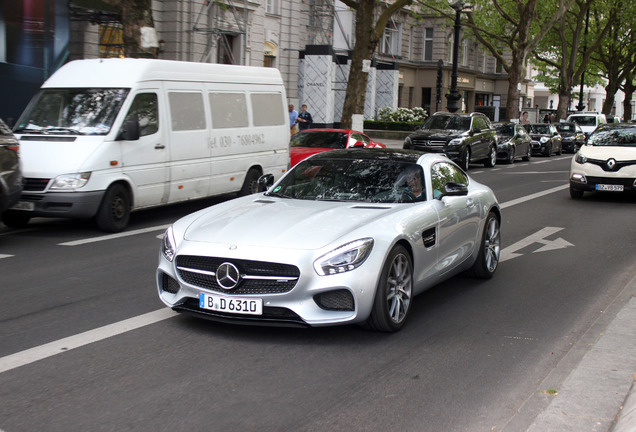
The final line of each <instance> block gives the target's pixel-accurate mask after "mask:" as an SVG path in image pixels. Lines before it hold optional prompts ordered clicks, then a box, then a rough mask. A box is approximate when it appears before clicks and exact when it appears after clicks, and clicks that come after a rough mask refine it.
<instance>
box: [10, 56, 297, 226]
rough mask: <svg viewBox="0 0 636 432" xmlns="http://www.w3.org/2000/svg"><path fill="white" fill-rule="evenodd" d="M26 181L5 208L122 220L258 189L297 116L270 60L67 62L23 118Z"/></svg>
mask: <svg viewBox="0 0 636 432" xmlns="http://www.w3.org/2000/svg"><path fill="white" fill-rule="evenodd" d="M14 133H15V135H16V136H17V137H18V138H19V140H20V156H21V158H22V162H23V171H24V177H25V178H26V184H25V187H24V190H23V192H22V196H21V198H20V201H19V202H18V204H16V205H15V206H14V207H13V208H12V210H10V211H8V212H7V213H5V215H4V216H3V221H4V222H5V223H6V224H7V225H9V226H21V225H25V224H26V223H27V222H28V221H29V219H30V218H31V217H35V216H45V217H68V218H92V217H95V219H96V221H97V224H98V226H99V228H100V229H102V230H104V231H111V232H117V231H121V230H123V229H124V228H125V227H126V225H127V224H128V220H129V217H130V212H131V211H134V210H137V209H142V208H148V207H153V206H158V205H163V204H170V203H176V202H179V201H185V200H191V199H196V198H203V197H208V196H212V195H220V194H226V193H232V192H237V193H239V194H242V195H244V194H249V193H253V192H256V191H257V188H258V185H257V181H258V178H259V177H260V176H261V175H263V174H273V175H274V177H275V178H276V179H278V178H279V177H280V176H281V175H282V174H283V173H284V172H285V171H286V170H287V167H288V164H289V116H288V114H287V101H286V94H285V88H284V86H283V81H282V78H281V76H280V72H279V71H278V70H277V69H274V68H260V67H248V66H231V65H221V64H206V63H188V62H177V61H167V60H150V59H96V60H77V61H73V62H70V63H68V64H66V65H65V66H63V67H62V68H60V69H59V70H58V71H57V72H56V73H55V74H54V75H52V76H51V77H50V78H49V79H48V80H47V81H46V82H45V83H44V84H43V85H42V88H41V89H40V91H39V93H38V94H37V95H36V96H35V97H34V98H33V100H32V101H31V102H30V103H29V105H28V106H27V108H26V110H25V111H24V113H23V114H22V116H21V118H20V119H19V120H18V122H17V123H16V125H15V128H14Z"/></svg>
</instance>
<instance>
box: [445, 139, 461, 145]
mask: <svg viewBox="0 0 636 432" xmlns="http://www.w3.org/2000/svg"><path fill="white" fill-rule="evenodd" d="M460 145H462V140H461V139H458V138H455V139H452V140H450V141H449V142H448V146H449V147H459V146H460Z"/></svg>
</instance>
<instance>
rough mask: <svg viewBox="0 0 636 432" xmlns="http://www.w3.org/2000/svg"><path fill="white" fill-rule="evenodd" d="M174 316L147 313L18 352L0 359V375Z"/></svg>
mask: <svg viewBox="0 0 636 432" xmlns="http://www.w3.org/2000/svg"><path fill="white" fill-rule="evenodd" d="M176 315H177V312H174V311H173V310H172V309H169V308H163V309H159V310H156V311H154V312H149V313H147V314H143V315H139V316H136V317H133V318H129V319H126V320H123V321H119V322H116V323H114V324H109V325H105V326H103V327H99V328H96V329H94V330H89V331H86V332H84V333H80V334H77V335H74V336H69V337H67V338H64V339H60V340H57V341H53V342H50V343H47V344H44V345H40V346H37V347H34V348H30V349H27V350H24V351H20V352H18V353H15V354H11V355H8V356H5V357H2V358H0V373H2V372H6V371H9V370H11V369H15V368H19V367H20V366H24V365H27V364H29V363H33V362H36V361H38V360H42V359H45V358H47V357H51V356H54V355H57V354H61V353H63V352H66V351H69V350H72V349H75V348H79V347H82V346H84V345H88V344H90V343H93V342H97V341H100V340H103V339H107V338H109V337H112V336H115V335H118V334H122V333H126V332H129V331H131V330H135V329H138V328H140V327H144V326H147V325H150V324H154V323H156V322H159V321H163V320H165V319H168V318H172V317H174V316H176Z"/></svg>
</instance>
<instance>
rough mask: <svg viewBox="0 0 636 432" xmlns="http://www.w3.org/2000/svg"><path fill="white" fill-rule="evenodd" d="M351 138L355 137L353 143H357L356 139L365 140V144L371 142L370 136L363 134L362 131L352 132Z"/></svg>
mask: <svg viewBox="0 0 636 432" xmlns="http://www.w3.org/2000/svg"><path fill="white" fill-rule="evenodd" d="M351 138H353V142H352V143H351V145H353V144H355V143H356V141H361V142H363V143H364V145H365V146H366V145H368V144H369V138H367V137H366V136H365V135H362V134H360V133H353V134H351Z"/></svg>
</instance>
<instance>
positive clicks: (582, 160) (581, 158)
mask: <svg viewBox="0 0 636 432" xmlns="http://www.w3.org/2000/svg"><path fill="white" fill-rule="evenodd" d="M574 162H576V163H579V164H581V165H583V164H584V163H587V158H586V157H585V156H583V155H582V154H581V153H580V152H579V153H577V154H576V155H575V156H574Z"/></svg>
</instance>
